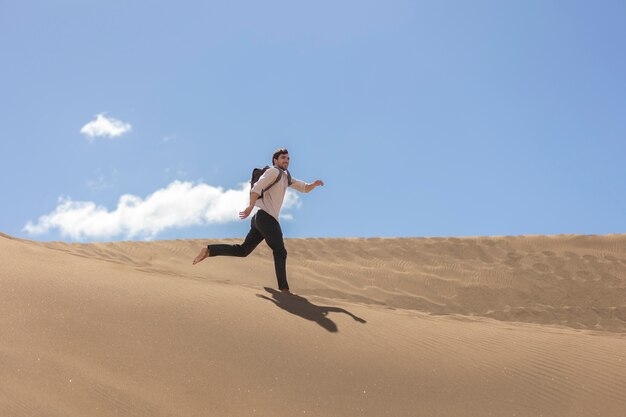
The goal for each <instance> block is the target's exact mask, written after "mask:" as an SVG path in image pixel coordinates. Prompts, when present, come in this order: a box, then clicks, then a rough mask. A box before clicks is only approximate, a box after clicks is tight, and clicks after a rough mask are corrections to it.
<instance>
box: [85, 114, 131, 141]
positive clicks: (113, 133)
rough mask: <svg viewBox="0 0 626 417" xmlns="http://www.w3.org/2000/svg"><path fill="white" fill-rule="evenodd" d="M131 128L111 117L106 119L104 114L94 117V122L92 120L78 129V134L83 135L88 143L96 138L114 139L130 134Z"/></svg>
mask: <svg viewBox="0 0 626 417" xmlns="http://www.w3.org/2000/svg"><path fill="white" fill-rule="evenodd" d="M131 129H132V126H131V125H130V123H124V122H122V121H120V120H117V119H114V118H112V117H106V116H105V115H104V113H102V114H99V115H97V116H96V120H92V121H91V122H89V123H87V124H86V125H85V126H83V127H82V129H80V133H82V134H83V135H85V136H86V137H87V139H89V141H91V142H93V140H94V139H95V138H97V137H109V138H115V137H118V136H121V135H123V134H124V133H126V132H130V130H131Z"/></svg>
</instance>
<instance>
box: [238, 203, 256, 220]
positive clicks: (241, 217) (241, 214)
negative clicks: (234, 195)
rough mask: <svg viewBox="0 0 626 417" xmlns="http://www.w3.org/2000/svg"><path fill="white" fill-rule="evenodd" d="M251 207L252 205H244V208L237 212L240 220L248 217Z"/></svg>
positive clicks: (252, 207)
mask: <svg viewBox="0 0 626 417" xmlns="http://www.w3.org/2000/svg"><path fill="white" fill-rule="evenodd" d="M253 209H254V206H248V207H246V209H245V210H244V211H240V212H239V218H240V219H241V220H243V219H245V218H246V217H248V216H249V215H250V213H252V210H253Z"/></svg>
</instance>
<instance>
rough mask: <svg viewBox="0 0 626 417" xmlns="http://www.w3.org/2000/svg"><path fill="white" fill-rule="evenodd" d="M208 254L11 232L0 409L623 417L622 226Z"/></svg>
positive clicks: (6, 251) (1, 273)
mask: <svg viewBox="0 0 626 417" xmlns="http://www.w3.org/2000/svg"><path fill="white" fill-rule="evenodd" d="M233 242H237V240H233ZM206 243H207V242H205V241H198V240H179V241H158V242H113V243H96V244H68V243H63V242H45V243H44V242H31V241H25V240H19V239H13V238H11V237H10V236H7V235H1V234H0V251H1V253H2V259H3V263H2V266H1V267H0V370H1V378H0V416H16V417H19V416H247V415H259V416H295V415H315V416H353V415H364V416H384V415H389V416H513V415H516V416H555V417H556V416H603V417H604V416H616V417H617V416H620V417H621V416H623V415H626V399H625V398H626V396H625V395H624V393H625V392H626V337H625V336H626V235H611V236H519V237H489V238H424V239H291V240H287V242H286V245H287V249H288V251H289V260H288V272H289V281H290V284H291V287H292V289H293V290H294V292H295V293H296V294H297V295H294V296H286V295H283V294H280V293H277V292H276V291H275V290H273V289H272V288H273V287H275V285H276V284H275V278H274V272H273V261H272V258H271V253H270V251H269V249H268V248H267V247H265V245H261V246H260V247H259V248H258V249H257V251H256V252H255V253H253V254H252V255H251V256H250V257H248V258H245V259H234V258H211V259H207V260H205V261H203V262H202V263H200V264H198V265H196V266H192V265H191V260H192V259H193V257H194V256H195V255H196V254H197V252H198V250H199V248H200V246H202V245H204V244H206Z"/></svg>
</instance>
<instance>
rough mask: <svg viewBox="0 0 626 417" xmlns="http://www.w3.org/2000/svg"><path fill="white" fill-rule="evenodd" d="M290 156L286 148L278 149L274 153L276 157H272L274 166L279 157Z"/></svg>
mask: <svg viewBox="0 0 626 417" xmlns="http://www.w3.org/2000/svg"><path fill="white" fill-rule="evenodd" d="M287 154H289V151H288V150H287V149H285V148H278V149H276V150H275V151H274V155H272V165H274V160H275V159H278V157H279V156H281V155H287Z"/></svg>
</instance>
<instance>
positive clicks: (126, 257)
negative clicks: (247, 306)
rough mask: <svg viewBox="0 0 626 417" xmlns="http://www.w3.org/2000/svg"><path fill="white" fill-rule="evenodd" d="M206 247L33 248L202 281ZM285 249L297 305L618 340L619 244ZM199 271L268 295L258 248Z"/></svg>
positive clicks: (524, 239) (579, 240) (624, 296)
mask: <svg viewBox="0 0 626 417" xmlns="http://www.w3.org/2000/svg"><path fill="white" fill-rule="evenodd" d="M225 241H227V242H231V243H239V240H237V239H226V240H225ZM213 242H216V241H212V240H207V241H199V240H188V241H162V242H150V243H147V242H145V243H138V242H114V243H95V244H83V245H81V244H65V243H37V244H38V245H42V246H44V247H47V248H50V249H54V250H61V251H65V252H67V253H70V254H73V255H78V256H86V257H89V258H94V259H100V260H104V261H108V262H113V263H122V264H125V265H133V266H135V267H137V268H138V269H140V270H143V271H147V272H149V271H153V272H158V273H168V274H173V275H177V276H181V277H194V276H197V277H198V278H200V279H202V277H203V273H205V272H207V273H208V274H209V275H212V274H213V271H212V270H211V267H207V266H206V265H198V267H197V268H193V267H190V265H189V255H190V254H192V253H193V252H194V251H197V250H198V248H200V247H201V246H203V245H205V244H207V243H213ZM287 247H288V249H289V262H288V267H289V276H290V281H291V282H292V285H295V286H296V288H298V291H299V293H301V294H303V295H319V296H325V297H330V298H337V299H344V300H350V301H354V302H362V303H366V304H376V305H384V306H387V307H391V308H402V309H411V310H416V311H421V312H426V313H433V314H442V315H445V314H461V315H470V316H482V317H490V318H494V319H497V320H502V321H520V322H529V323H540V324H552V325H562V326H568V327H573V328H578V329H591V330H600V331H610V332H625V331H626V235H607V236H580V235H561V236H514V237H477V238H414V239H412V238H402V239H394V238H373V239H287ZM157 253H158V254H159V255H158V256H157ZM205 262H211V265H212V266H213V265H218V266H217V269H218V270H220V268H222V267H227V268H228V269H229V270H232V271H233V273H229V274H223V277H225V278H226V277H227V278H228V279H230V280H231V282H238V283H245V284H251V285H260V284H264V285H269V286H272V285H274V283H273V263H272V257H271V252H270V251H269V249H268V248H267V247H266V246H265V245H261V246H260V247H259V248H258V249H257V251H255V252H253V254H252V255H250V257H249V258H248V259H246V260H244V261H243V262H242V263H239V262H234V263H233V262H232V260H227V259H224V258H220V259H216V258H214V259H210V260H208V261H205ZM207 268H208V270H207ZM257 272H258V273H257Z"/></svg>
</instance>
